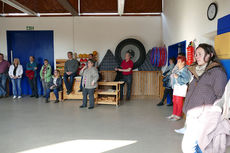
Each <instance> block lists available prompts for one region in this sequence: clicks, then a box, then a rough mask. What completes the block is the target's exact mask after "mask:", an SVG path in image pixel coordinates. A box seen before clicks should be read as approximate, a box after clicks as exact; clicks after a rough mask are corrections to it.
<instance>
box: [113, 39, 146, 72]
mask: <svg viewBox="0 0 230 153" xmlns="http://www.w3.org/2000/svg"><path fill="white" fill-rule="evenodd" d="M127 52H129V53H130V54H131V59H132V61H133V63H134V65H133V69H136V68H138V67H139V66H141V65H142V64H143V63H144V61H145V57H146V52H145V47H144V45H143V44H142V43H141V42H140V41H138V40H136V39H133V38H129V39H125V40H123V41H121V42H120V43H119V44H118V45H117V48H116V50H115V56H116V60H117V62H118V63H119V64H121V62H122V61H123V60H124V59H125V54H126V53H127Z"/></svg>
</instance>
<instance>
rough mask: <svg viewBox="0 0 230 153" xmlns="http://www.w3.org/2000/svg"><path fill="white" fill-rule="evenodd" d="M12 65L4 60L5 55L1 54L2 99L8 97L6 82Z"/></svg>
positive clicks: (0, 88) (0, 95) (0, 91)
mask: <svg viewBox="0 0 230 153" xmlns="http://www.w3.org/2000/svg"><path fill="white" fill-rule="evenodd" d="M9 67H10V63H9V62H8V61H6V60H4V55H3V54H2V53H0V97H2V96H3V97H5V96H6V80H7V77H8V75H7V73H8V69H9Z"/></svg>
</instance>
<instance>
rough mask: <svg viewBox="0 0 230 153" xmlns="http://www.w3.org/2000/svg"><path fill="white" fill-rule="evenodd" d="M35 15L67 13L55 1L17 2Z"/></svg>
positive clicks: (19, 0) (20, 0)
mask: <svg viewBox="0 0 230 153" xmlns="http://www.w3.org/2000/svg"><path fill="white" fill-rule="evenodd" d="M17 1H18V2H19V3H20V4H22V5H24V6H26V7H28V8H29V9H31V10H33V11H34V12H36V13H69V12H68V11H66V10H65V9H64V8H63V6H62V5H61V4H59V3H58V1H57V0H17Z"/></svg>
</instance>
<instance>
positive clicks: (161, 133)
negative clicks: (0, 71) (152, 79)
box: [0, 97, 183, 153]
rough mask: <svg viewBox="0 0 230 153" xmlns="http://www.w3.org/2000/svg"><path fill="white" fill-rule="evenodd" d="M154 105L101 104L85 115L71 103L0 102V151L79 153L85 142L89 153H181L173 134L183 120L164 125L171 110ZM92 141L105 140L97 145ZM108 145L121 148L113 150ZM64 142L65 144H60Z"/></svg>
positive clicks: (179, 137) (144, 101) (142, 102)
mask: <svg viewBox="0 0 230 153" xmlns="http://www.w3.org/2000/svg"><path fill="white" fill-rule="evenodd" d="M157 102H158V100H157V99H155V100H152V98H150V97H146V98H144V99H135V100H132V101H130V102H126V103H125V104H123V105H121V106H120V107H118V108H117V107H115V106H111V105H99V106H97V107H96V108H95V109H94V110H88V109H80V108H79V106H80V105H81V102H80V101H73V100H70V101H66V102H64V103H58V104H54V103H53V102H51V103H49V104H47V103H44V99H42V98H39V99H33V98H29V97H25V98H23V99H20V100H15V101H13V100H12V97H9V98H6V99H0V152H1V153H15V152H23V151H27V152H26V153H32V152H33V151H28V150H31V149H35V150H36V149H38V150H37V152H39V153H43V152H45V151H44V150H43V151H42V150H40V151H39V148H40V149H41V147H43V149H44V147H47V146H48V148H49V147H51V148H49V149H51V150H52V149H53V150H55V147H56V149H57V148H58V147H59V149H58V150H59V152H64V153H68V152H78V153H81V152H84V151H82V150H79V149H80V147H83V146H82V141H84V142H85V143H86V147H85V150H88V152H90V153H94V152H100V151H96V150H97V149H98V150H99V148H102V150H103V152H106V153H159V152H160V153H181V149H180V146H181V140H182V135H179V134H176V133H175V132H174V129H176V128H180V127H182V126H183V121H177V122H171V121H167V119H166V118H165V117H166V116H168V115H170V114H171V112H172V107H167V106H163V107H156V105H155V104H156V103H157ZM90 140H104V141H103V142H99V143H98V144H97V143H96V142H94V141H93V142H91V141H90ZM109 140H116V141H117V142H122V143H123V141H124V143H123V145H119V144H118V145H116V144H113V141H109ZM125 140H126V141H131V143H126V141H125ZM79 141H80V142H79ZM63 142H64V143H65V145H63V144H60V143H63ZM100 143H101V144H100ZM66 144H67V145H66ZM92 144H97V146H95V145H92ZM50 145H51V146H50ZM71 145H72V147H73V148H72V149H71ZM52 147H53V148H52ZM65 147H66V148H65ZM106 147H107V148H106ZM60 148H61V149H63V150H65V151H60ZM46 149H47V148H46ZM68 149H69V151H67V150H68ZM89 149H91V151H89ZM92 150H94V151H92ZM35 152H36V151H35ZM46 152H49V153H51V152H53V151H46ZM56 152H58V151H55V153H56Z"/></svg>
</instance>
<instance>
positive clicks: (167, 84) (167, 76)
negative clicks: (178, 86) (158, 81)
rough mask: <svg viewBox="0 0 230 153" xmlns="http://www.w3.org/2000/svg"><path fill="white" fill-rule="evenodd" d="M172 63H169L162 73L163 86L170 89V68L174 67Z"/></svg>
mask: <svg viewBox="0 0 230 153" xmlns="http://www.w3.org/2000/svg"><path fill="white" fill-rule="evenodd" d="M174 66H175V65H174V64H170V65H169V66H168V67H167V68H166V69H165V71H164V73H163V74H162V75H163V76H164V78H163V86H164V87H165V88H168V89H171V88H172V85H171V78H170V75H171V74H172V70H173V68H174Z"/></svg>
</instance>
